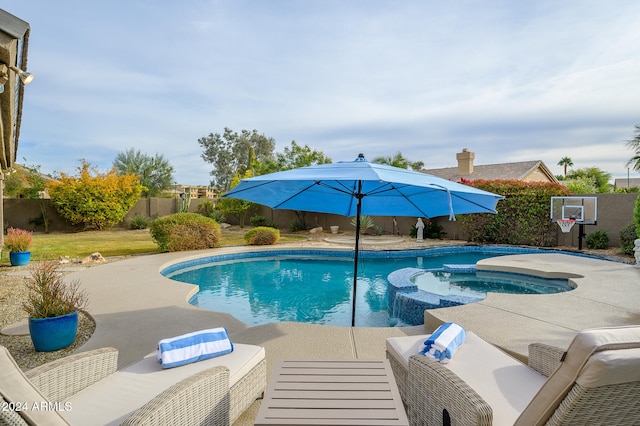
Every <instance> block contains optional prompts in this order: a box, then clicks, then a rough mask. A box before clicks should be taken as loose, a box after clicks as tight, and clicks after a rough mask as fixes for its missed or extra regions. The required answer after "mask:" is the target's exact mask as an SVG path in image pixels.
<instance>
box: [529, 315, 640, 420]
mask: <svg viewBox="0 0 640 426" xmlns="http://www.w3.org/2000/svg"><path fill="white" fill-rule="evenodd" d="M630 348H640V326H629V327H605V328H595V329H590V330H584V331H581V332H580V333H578V334H577V335H576V337H575V338H574V339H573V341H572V342H571V344H570V345H569V348H568V349H567V352H566V355H565V359H564V361H563V362H562V363H561V364H560V366H559V367H558V369H556V371H554V372H553V374H552V375H551V376H549V379H548V380H547V381H546V383H545V385H544V386H543V387H542V388H541V389H540V392H538V394H537V395H536V396H535V398H533V400H532V401H531V403H530V404H529V405H528V406H527V408H526V409H525V410H524V411H523V413H522V415H521V416H520V418H519V419H518V423H517V424H518V425H540V424H544V423H545V422H546V421H547V420H548V419H549V418H550V417H551V415H552V414H553V412H554V411H555V410H556V409H557V407H558V406H559V405H560V403H561V402H562V400H563V399H564V398H565V396H566V395H567V393H568V392H569V390H570V389H571V387H572V386H573V384H574V382H576V380H577V379H578V377H579V376H580V374H581V371H582V369H583V367H584V366H585V364H587V362H588V361H589V358H591V356H592V355H593V354H594V353H596V352H601V351H609V350H620V349H630ZM594 362H595V361H594ZM593 368H596V367H595V364H594V366H593V367H592V369H593ZM591 371H593V370H591ZM598 374H599V373H598ZM590 380H592V379H590ZM594 382H595V381H594Z"/></svg>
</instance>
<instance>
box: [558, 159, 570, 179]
mask: <svg viewBox="0 0 640 426" xmlns="http://www.w3.org/2000/svg"><path fill="white" fill-rule="evenodd" d="M558 166H564V177H565V178H566V177H567V167H571V166H573V161H571V158H569V157H562V159H560V161H558Z"/></svg>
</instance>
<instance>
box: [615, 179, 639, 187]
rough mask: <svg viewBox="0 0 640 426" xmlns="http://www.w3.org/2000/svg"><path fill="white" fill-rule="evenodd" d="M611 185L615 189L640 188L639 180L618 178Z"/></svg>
mask: <svg viewBox="0 0 640 426" xmlns="http://www.w3.org/2000/svg"><path fill="white" fill-rule="evenodd" d="M613 184H614V186H615V187H616V188H640V178H618V179H615V180H614V182H613Z"/></svg>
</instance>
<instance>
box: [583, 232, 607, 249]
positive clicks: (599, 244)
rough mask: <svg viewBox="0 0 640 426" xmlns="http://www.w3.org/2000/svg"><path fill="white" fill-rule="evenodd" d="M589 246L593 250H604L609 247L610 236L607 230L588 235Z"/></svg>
mask: <svg viewBox="0 0 640 426" xmlns="http://www.w3.org/2000/svg"><path fill="white" fill-rule="evenodd" d="M587 248H589V249H592V250H602V249H606V248H609V236H608V235H607V233H606V232H603V231H595V232H594V233H592V234H589V235H588V236H587Z"/></svg>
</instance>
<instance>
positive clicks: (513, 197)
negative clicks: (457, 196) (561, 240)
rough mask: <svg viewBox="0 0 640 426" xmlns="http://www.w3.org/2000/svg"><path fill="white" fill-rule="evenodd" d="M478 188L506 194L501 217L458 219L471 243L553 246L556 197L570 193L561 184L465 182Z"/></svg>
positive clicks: (499, 206) (486, 215) (474, 216)
mask: <svg viewBox="0 0 640 426" xmlns="http://www.w3.org/2000/svg"><path fill="white" fill-rule="evenodd" d="M464 183H465V184H467V185H469V186H473V187H475V188H478V189H483V190H485V191H489V192H493V193H494V194H499V195H503V196H504V197H505V198H504V199H503V200H500V201H498V205H497V207H496V210H497V211H498V214H489V213H478V214H466V215H460V216H456V218H457V219H458V220H460V222H461V223H462V230H463V232H464V234H465V235H467V240H469V241H473V242H478V243H494V244H511V245H533V246H542V247H544V246H551V245H552V244H553V243H554V241H555V236H556V235H557V229H556V228H554V226H555V225H554V224H552V223H551V222H550V221H549V210H550V208H551V197H552V196H566V195H569V191H568V189H567V188H566V187H564V186H562V185H560V184H557V183H547V182H521V181H516V180H475V181H473V182H464Z"/></svg>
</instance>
